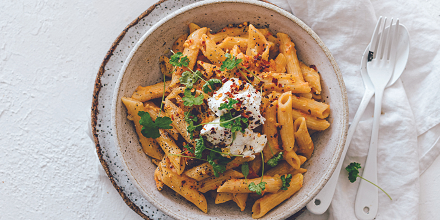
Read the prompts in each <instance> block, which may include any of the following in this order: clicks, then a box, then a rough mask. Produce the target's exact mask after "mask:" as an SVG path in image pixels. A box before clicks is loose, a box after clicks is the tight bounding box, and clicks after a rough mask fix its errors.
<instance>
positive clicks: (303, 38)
mask: <svg viewBox="0 0 440 220" xmlns="http://www.w3.org/2000/svg"><path fill="white" fill-rule="evenodd" d="M245 21H247V22H250V23H251V24H254V25H256V26H260V27H262V26H264V27H269V29H270V30H271V31H272V32H273V33H277V32H283V33H286V34H288V35H289V36H290V37H291V38H292V39H293V41H294V42H295V44H296V49H297V51H298V56H299V59H300V60H302V61H304V62H305V63H307V64H314V65H315V66H316V67H317V68H318V70H319V71H320V73H321V76H322V90H323V95H324V99H325V102H326V103H328V104H330V108H331V114H330V117H329V119H328V120H329V121H330V123H331V126H330V128H329V129H327V130H326V131H323V132H319V133H316V134H314V135H313V141H314V143H315V151H314V154H313V156H312V158H311V159H310V160H309V161H307V162H306V163H305V165H304V167H305V168H306V169H307V170H308V171H307V173H306V174H305V175H304V185H303V188H302V189H301V190H300V191H299V192H298V193H296V194H295V195H294V196H293V197H292V198H290V199H289V200H287V201H285V202H283V203H282V204H280V205H279V206H277V207H276V208H275V209H274V210H272V211H270V212H269V213H267V214H266V215H265V216H264V217H263V219H282V218H287V217H289V216H291V215H293V214H294V213H296V212H297V211H299V210H300V209H301V208H303V207H304V206H305V205H306V204H307V203H308V202H309V201H310V200H311V199H312V198H313V197H314V196H315V195H316V194H317V193H318V192H319V190H320V189H321V188H322V187H323V186H324V184H325V183H326V182H327V180H328V179H329V178H330V176H331V174H332V173H333V171H334V169H335V167H336V165H337V163H338V161H339V158H340V155H341V152H342V149H343V146H344V143H345V137H346V131H347V127H348V105H347V95H346V91H345V86H344V82H343V79H342V76H341V73H340V72H339V68H338V66H337V64H336V62H335V60H334V58H333V57H332V55H331V54H330V51H329V50H328V49H327V47H326V46H325V45H324V43H323V42H322V41H321V40H320V39H319V37H318V36H317V35H316V34H315V32H313V31H312V30H311V29H310V28H309V27H308V26H307V25H305V24H304V23H303V22H302V21H301V20H299V19H298V18H296V17H294V16H293V15H292V14H290V13H288V12H286V11H284V10H282V9H280V8H278V7H276V6H274V5H271V4H267V3H264V2H257V1H247V0H246V1H204V2H198V3H194V4H191V5H189V6H186V7H184V8H181V9H179V10H177V11H176V12H174V13H173V14H171V15H169V16H167V17H165V18H164V19H162V20H161V21H160V22H158V23H157V24H156V25H155V26H153V27H152V28H150V29H149V30H148V32H147V33H145V35H144V36H143V37H142V38H141V39H140V40H139V42H138V43H137V44H136V46H135V47H134V48H133V50H132V51H131V53H130V55H129V56H128V58H127V60H126V61H125V63H124V66H123V67H122V70H121V72H120V75H119V78H118V81H117V83H116V87H115V92H114V98H113V103H112V125H113V130H114V131H115V133H116V137H115V140H116V147H117V149H118V150H119V155H118V156H119V157H120V158H121V161H122V163H123V165H124V166H125V169H126V170H127V173H128V177H129V179H130V180H131V182H132V183H133V184H134V185H135V186H136V187H137V188H138V189H139V191H140V192H141V193H142V194H143V196H144V197H145V198H146V199H147V200H148V201H150V202H151V203H152V204H154V205H155V206H156V207H157V208H159V209H160V210H162V211H163V212H164V213H167V214H169V215H170V216H172V217H175V218H177V219H207V218H211V219H252V218H251V207H252V204H248V205H247V207H246V210H245V211H243V212H241V211H240V210H239V209H238V208H237V207H236V204H235V203H225V204H220V205H215V204H214V201H213V200H209V199H208V213H207V214H205V213H203V212H201V211H200V210H199V209H198V208H197V207H196V206H194V205H193V204H191V203H189V202H187V201H186V200H185V199H183V198H181V197H179V196H176V193H175V192H173V191H172V190H170V189H167V188H165V189H164V190H163V191H162V192H159V191H158V190H157V189H156V187H155V182H154V179H153V173H154V170H155V167H156V166H155V165H154V164H153V163H152V162H151V159H149V158H148V157H147V156H145V154H144V153H143V151H142V149H141V146H140V144H139V141H138V137H137V135H136V132H135V129H134V126H133V124H132V122H130V121H129V120H128V119H127V112H126V109H125V107H124V106H123V104H122V102H121V97H122V96H127V97H130V96H131V95H132V93H133V91H134V90H135V89H136V87H137V86H139V85H142V86H146V85H151V84H155V83H158V82H160V81H161V72H160V69H159V64H158V61H159V56H160V55H162V54H163V53H164V52H165V51H166V50H168V49H171V47H172V44H173V42H174V41H175V40H176V38H177V37H179V36H180V35H182V34H183V33H186V32H188V24H189V23H190V22H194V23H196V24H198V25H199V26H201V27H204V26H206V27H209V28H211V29H212V30H214V31H217V30H219V29H221V28H222V27H225V26H226V25H228V24H237V23H242V22H245Z"/></svg>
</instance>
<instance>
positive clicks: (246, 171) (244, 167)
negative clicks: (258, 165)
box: [241, 162, 249, 180]
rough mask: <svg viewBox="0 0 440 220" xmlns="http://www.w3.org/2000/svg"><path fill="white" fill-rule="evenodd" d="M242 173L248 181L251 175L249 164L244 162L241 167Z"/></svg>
mask: <svg viewBox="0 0 440 220" xmlns="http://www.w3.org/2000/svg"><path fill="white" fill-rule="evenodd" d="M241 173H242V174H243V176H244V178H245V179H246V180H247V176H248V175H249V164H248V163H247V162H244V163H243V164H242V165H241Z"/></svg>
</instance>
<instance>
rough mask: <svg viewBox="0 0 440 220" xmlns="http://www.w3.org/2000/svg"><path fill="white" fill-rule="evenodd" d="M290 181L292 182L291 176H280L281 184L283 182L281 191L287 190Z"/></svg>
mask: <svg viewBox="0 0 440 220" xmlns="http://www.w3.org/2000/svg"><path fill="white" fill-rule="evenodd" d="M291 180H292V174H287V175H282V176H281V182H283V186H282V187H281V189H282V190H287V188H288V187H289V186H290V181H291Z"/></svg>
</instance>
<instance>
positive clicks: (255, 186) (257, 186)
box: [248, 182, 266, 196]
mask: <svg viewBox="0 0 440 220" xmlns="http://www.w3.org/2000/svg"><path fill="white" fill-rule="evenodd" d="M265 185H266V182H260V183H258V184H255V183H254V182H252V183H250V184H249V186H248V188H249V190H250V191H252V192H256V193H257V194H258V195H260V196H261V193H262V192H263V190H264V189H266V186H265Z"/></svg>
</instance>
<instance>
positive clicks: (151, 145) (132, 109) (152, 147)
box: [121, 97, 164, 160]
mask: <svg viewBox="0 0 440 220" xmlns="http://www.w3.org/2000/svg"><path fill="white" fill-rule="evenodd" d="M121 100H122V103H124V105H125V107H126V108H127V112H128V119H129V120H131V121H133V123H134V126H135V129H136V133H137V135H138V137H139V142H140V143H141V146H142V150H143V151H144V153H145V154H147V155H148V156H150V157H152V158H155V159H159V160H160V159H162V157H163V155H164V153H163V151H162V150H161V149H160V147H159V145H157V143H156V142H155V141H154V139H152V138H146V137H144V135H142V132H141V131H142V126H141V125H140V124H139V120H140V119H141V117H140V116H139V114H138V113H139V111H145V108H144V105H143V104H142V102H139V101H137V100H134V99H132V98H126V97H122V98H121Z"/></svg>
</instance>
